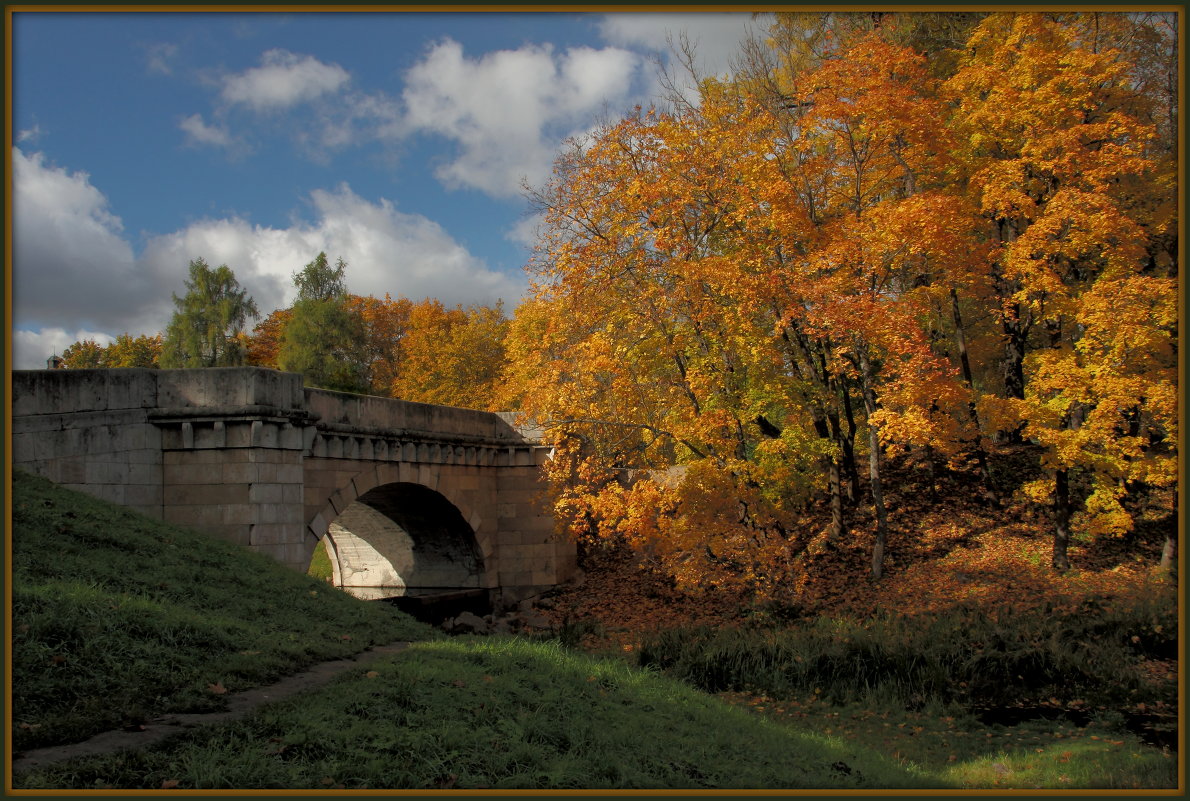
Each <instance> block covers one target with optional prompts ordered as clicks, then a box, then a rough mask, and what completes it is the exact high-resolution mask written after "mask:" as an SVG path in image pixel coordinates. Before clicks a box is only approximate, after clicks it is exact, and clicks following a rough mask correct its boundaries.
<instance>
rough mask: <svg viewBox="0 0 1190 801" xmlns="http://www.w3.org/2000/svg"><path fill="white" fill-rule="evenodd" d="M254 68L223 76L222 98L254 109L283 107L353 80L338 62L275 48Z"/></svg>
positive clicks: (307, 99) (264, 55)
mask: <svg viewBox="0 0 1190 801" xmlns="http://www.w3.org/2000/svg"><path fill="white" fill-rule="evenodd" d="M260 64H261V66H259V67H252V68H251V69H248V70H245V71H244V72H242V73H239V74H237V75H229V76H226V77H225V78H224V79H223V92H222V97H223V99H224V100H225V101H226V102H228V103H231V104H237V103H239V104H243V105H246V106H249V107H251V108H252V109H254V110H255V111H270V110H277V109H284V108H288V107H290V106H295V105H298V104H299V103H305V102H307V101H310V100H314V99H315V98H318V97H320V96H322V95H325V94H330V93H334V92H337V91H338V90H339V89H340V88H342V87H343V85H344V84H346V83H347V82H348V81H349V80H350V79H351V76H350V75H349V74H348V72H347V70H345V69H343V68H342V67H340V66H339V65H338V64H324V63H323V62H321V61H319V60H318V59H316V58H314V57H313V56H299V55H297V54H295V53H290V52H289V51H288V50H282V49H279V48H278V49H273V50H268V51H266V52H265V53H264V54H263V55H262V56H261V57H260Z"/></svg>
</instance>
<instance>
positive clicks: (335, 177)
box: [8, 11, 764, 369]
mask: <svg viewBox="0 0 1190 801" xmlns="http://www.w3.org/2000/svg"><path fill="white" fill-rule="evenodd" d="M763 23H764V21H763V19H759V20H756V19H753V18H752V15H751V14H747V13H703V14H691V13H678V12H663V13H643V12H624V13H617V14H595V13H571V12H562V11H555V12H536V13H513V12H503V11H492V12H475V11H470V12H422V13H415V12H357V13H311V12H294V11H288V12H283V13H282V12H267V13H250V12H219V13H194V12H164V11H159V12H145V13H139V12H138V13H119V12H36V11H28V12H15V13H14V14H13V15H12V42H13V46H12V50H11V55H10V57H11V62H10V64H9V65H8V66H9V70H10V73H9V74H10V75H11V78H12V93H11V103H12V108H11V111H12V114H11V120H12V122H11V126H12V130H11V134H12V143H13V148H12V152H11V156H10V162H9V165H8V167H9V174H10V175H11V178H12V203H11V206H10V210H9V212H8V213H11V215H12V216H11V224H12V231H13V235H12V253H13V256H12V262H11V265H10V270H11V278H12V297H11V299H12V318H11V320H10V323H11V325H12V331H13V337H12V348H13V353H12V362H11V363H12V365H13V367H15V368H17V369H27V368H42V367H45V364H46V359H47V358H49V357H50V355H51V354H54V353H58V354H60V353H61V352H62V350H63V349H64V348H66V347H67V346H68V345H69V344H71V343H72V342H75V341H77V340H80V339H84V338H90V339H94V340H96V341H97V342H99V343H100V344H107V343H109V342H111V341H113V340H114V339H115V337H116V336H117V335H119V334H122V333H129V334H132V335H134V336H135V335H138V334H152V333H156V332H159V331H162V330H164V328H165V326H166V325H167V323H168V321H169V318H170V316H171V315H172V313H173V310H174V304H173V296H174V295H175V294H176V295H178V296H181V295H183V294H185V291H186V290H185V285H184V281H185V279H186V278H187V277H188V269H189V263H190V261H191V260H193V259H197V258H202V259H204V260H205V261H206V262H207V264H209V265H210V266H212V267H216V266H218V265H221V264H226V265H228V266H229V267H230V268H231V269H232V270H233V271H234V273H235V275H236V278H237V279H238V281H239V282H240V284H241V285H242V286H243V287H245V288H246V289H247V290H248V292H249V294H251V295H252V297H253V299H254V300H255V301H256V304H257V307H258V308H259V309H260V311H261V313H262V315H263V314H267V313H268V312H270V311H272V310H273V309H276V308H284V307H285V306H288V305H289V304H290V302H291V301H292V300H293V296H294V294H295V292H294V289H293V282H292V276H293V274H294V273H295V272H297V271H298V270H300V269H301V268H302V267H303V266H304V265H305V264H307V263H308V262H310V261H312V260H313V259H314V258H315V257H316V256H317V255H318V253H319V252H325V253H326V254H327V256H328V257H329V258H330V260H331V262H332V263H334V261H335V260H337V259H339V258H342V259H343V260H344V261H345V262H346V263H347V270H346V282H347V286H348V289H349V291H351V292H354V293H356V294H359V295H373V296H375V297H381V298H382V297H384V295H385V294H386V293H388V294H390V295H392V296H393V297H394V298H395V297H398V296H404V297H407V298H411V299H413V300H420V299H422V298H426V297H433V298H438V299H439V300H441V301H442V302H443V303H445V304H447V305H450V306H453V305H455V304H472V303H484V304H491V303H495V302H496V301H497V300H502V301H504V304H505V308H506V310H507V311H509V312H511V311H512V310H513V309H515V307H516V305H517V303H518V302H519V301H520V299H521V298H522V297H523V295H524V293H525V292H526V290H527V281H526V277H525V274H524V265H525V264H526V262H527V261H528V258H529V255H530V252H531V246H532V242H533V238H534V231H535V229H536V227H537V224H538V222H539V219H538V217H537V216H536V215H535V214H534V212H533V209H532V206H531V204H530V203H529V201H528V199H527V197H526V194H525V186H526V185H527V186H529V187H540V186H542V185H543V184H544V182H545V181H547V180H548V179H549V176H550V170H551V167H552V164H553V160H554V158H555V156H556V154H557V153H558V152H559V150H560V147H561V145H562V144H563V142H564V141H565V140H566V139H567V138H569V137H581V136H583V135H585V134H588V133H590V132H591V131H593V130H595V129H596V128H597V126H598V125H599V124H600V123H603V122H607V121H609V120H615V119H617V118H618V117H620V116H622V115H623V114H625V113H627V112H629V111H630V110H631V109H632V108H633V107H634V106H636V105H638V104H639V105H642V106H646V107H647V106H648V105H649V104H650V102H652V101H653V100H654V99H656V98H657V97H658V96H659V91H660V82H659V81H660V69H661V68H662V67H664V66H666V65H668V66H669V68H670V69H673V68H674V66H675V65H674V64H673V63H672V62H673V55H672V50H671V48H670V45H669V43H670V42H675V41H679V40H680V39H681V38H682V37H685V39H686V40H688V41H689V42H691V43H693V44H694V47H695V53H696V58H697V61H698V66H699V71H700V72H701V73H703V74H724V73H726V72H728V71H729V68H730V62H731V57H732V55H733V54H734V53H735V51H736V49H737V47H738V44H739V42H740V41H741V40H742V39H743V38H744V37H745V36H747V35H748V33H749V32H750V31H756V30H757V29H758V27H760V26H762V25H763Z"/></svg>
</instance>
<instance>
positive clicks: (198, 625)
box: [12, 472, 432, 749]
mask: <svg viewBox="0 0 1190 801" xmlns="http://www.w3.org/2000/svg"><path fill="white" fill-rule="evenodd" d="M12 544H13V557H12V571H13V583H12V598H13V631H12V649H13V699H12V710H13V726H14V730H13V733H12V742H13V743H14V746H15V747H16V748H17V749H22V748H30V747H33V746H37V745H43V744H51V743H60V742H70V741H77V740H82V739H86V738H87V737H88V736H90V735H92V734H94V733H96V732H99V731H102V730H105V729H108V728H113V727H119V726H121V725H128V724H130V723H136V722H139V721H140V720H143V719H145V718H146V717H149V716H152V715H155V714H160V713H163V712H181V711H208V710H212V709H218V708H220V707H221V705H222V704H223V699H222V697H221V695H220V694H218V693H217V692H212V691H211V685H216V686H217V687H216V689H218V687H222V688H225V689H227V690H230V691H235V690H239V689H243V688H246V687H251V686H256V685H261V684H266V683H269V682H271V681H274V680H276V679H277V678H279V677H281V676H284V675H287V674H290V673H293V672H296V671H297V670H299V669H300V668H301V667H304V666H306V665H309V664H312V663H314V662H317V661H321V660H326V659H334V658H341V657H343V656H346V655H349V654H352V653H356V652H359V651H361V650H363V649H364V648H366V647H367V646H368V645H371V644H376V643H384V642H391V641H393V640H398V639H422V638H425V637H427V636H432V630H431V629H430V628H429V627H426V626H423V625H421V624H419V623H417V622H416V621H413V620H412V619H411V618H408V617H406V616H404V615H401V614H399V613H396V612H395V610H393V609H392V608H391V607H386V606H381V605H376V604H367V603H364V602H360V601H357V600H356V599H354V598H351V597H349V596H347V595H345V594H343V593H340V592H337V591H334V590H331V589H329V588H328V587H327V586H326V585H325V584H324V583H322V582H319V581H317V580H315V579H312V578H310V577H308V576H303V575H300V574H298V573H296V572H294V571H292V570H288V569H286V568H284V567H282V566H281V565H279V564H277V563H276V562H274V561H273V560H271V559H269V558H268V557H265V556H263V555H260V554H256V553H252V552H250V551H248V550H247V549H244V548H240V547H238V546H235V545H232V544H230V543H226V542H223V541H220V540H216V539H213V538H210V537H207V536H203V535H200V534H198V533H195V532H193V531H188V530H186V529H183V528H179V527H175V526H170V525H166V524H164V523H162V522H160V521H156V520H152V519H150V518H147V517H144V516H142V515H139V514H136V513H134V512H131V511H128V510H125V509H121V508H120V507H117V506H112V505H110V504H107V503H104V502H102V501H99V500H96V499H94V498H91V497H89V496H87V495H84V494H81V493H77V492H72V491H69V490H65V489H62V488H60V487H57V486H55V485H53V484H52V483H50V482H48V481H46V480H44V479H41V478H37V477H34V476H30V475H28V474H24V473H20V472H17V473H15V475H14V477H13V536H12Z"/></svg>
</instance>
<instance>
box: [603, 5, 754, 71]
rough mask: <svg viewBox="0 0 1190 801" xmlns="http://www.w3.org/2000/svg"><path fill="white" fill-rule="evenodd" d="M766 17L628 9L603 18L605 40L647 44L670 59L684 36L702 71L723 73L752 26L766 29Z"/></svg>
mask: <svg viewBox="0 0 1190 801" xmlns="http://www.w3.org/2000/svg"><path fill="white" fill-rule="evenodd" d="M765 24H766V21H765V20H764V19H763V18H761V19H757V20H753V19H752V14H751V13H740V12H722V13H719V12H716V13H664V12H662V13H654V14H644V13H639V14H638V13H627V14H608V15H606V16H604V17H603V19H602V20H600V22H599V32H600V35H602V36H603V38H604V40H605V41H607V42H608V43H610V44H613V45H617V46H619V47H631V48H643V49H645V50H650V51H653V52H654V53H656V54H658V55H659V56H661V57H662V58H663V59H665V60H666V61H670V60H672V55H673V53H672V48H676V47H680V46H681V43H682V39H683V37H684V38H685V40H686V41H687V42H689V43H690V44H691V45H692V46H693V47H694V54H695V62H696V67H697V69H698V71H699V73H700V75H707V76H712V75H713V76H723V75H728V74H730V72H731V60H732V59H733V58H734V57H735V56H736V55H737V54H738V52H739V49H740V43H741V42H742V41H744V39H746V38H747V35H748V32H749V31H750V30H756V29H763V27H764V25H765Z"/></svg>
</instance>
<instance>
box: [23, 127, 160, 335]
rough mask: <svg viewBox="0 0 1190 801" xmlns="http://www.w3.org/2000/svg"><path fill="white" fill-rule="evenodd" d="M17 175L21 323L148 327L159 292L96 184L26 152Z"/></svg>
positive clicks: (97, 327) (95, 327)
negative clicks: (143, 272)
mask: <svg viewBox="0 0 1190 801" xmlns="http://www.w3.org/2000/svg"><path fill="white" fill-rule="evenodd" d="M12 167H13V220H12V224H13V259H14V269H13V274H12V287H13V304H12V308H13V318H14V323H15V324H16V325H17V326H18V327H23V328H36V327H39V326H54V325H57V326H61V327H64V328H71V329H77V328H79V327H87V328H90V329H93V330H116V331H117V332H123V331H124V330H127V329H129V328H131V327H135V326H136V325H138V324H140V323H141V322H142V320H143V318H144V315H145V313H146V311H147V310H149V309H150V308H151V307H152V306H153V305H154V303H155V302H156V294H157V288H156V287H155V286H153V285H152V283H151V282H147V281H145V280H144V276H142V275H141V274H140V273H139V272H138V270H137V267H136V263H135V259H134V257H133V252H132V247H131V245H129V243H128V242H127V241H126V240H125V238H124V235H123V224H122V222H121V221H120V218H119V217H117V216H116V215H115V214H113V213H112V212H111V211H110V209H109V208H108V200H107V197H105V196H104V194H103V193H102V192H100V191H99V190H98V189H97V188H96V187H94V186H92V184H91V180H90V176H89V175H87V173H85V172H69V171H67V170H66V169H64V168H61V167H56V166H54V165H51V164H47V163H46V161H45V158H44V156H43V155H42V154H41V153H34V154H32V155H31V156H26V155H25V154H24V153H23V152H22V151H21V150H20V149H19V148H13V152H12ZM47 355H48V354H47Z"/></svg>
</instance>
